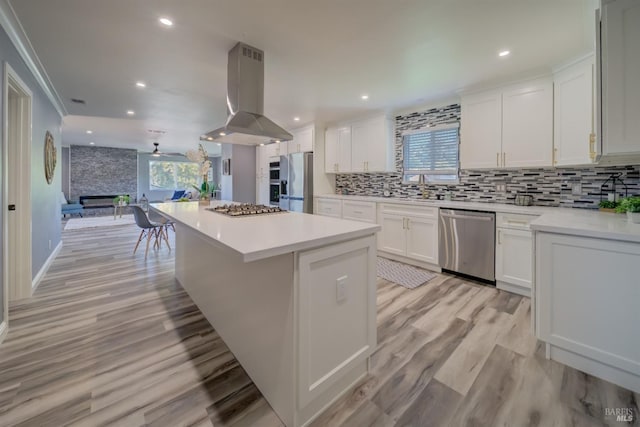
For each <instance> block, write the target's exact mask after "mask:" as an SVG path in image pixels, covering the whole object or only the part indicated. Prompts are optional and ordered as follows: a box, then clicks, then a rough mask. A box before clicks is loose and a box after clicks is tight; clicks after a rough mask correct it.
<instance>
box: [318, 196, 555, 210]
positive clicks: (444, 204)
mask: <svg viewBox="0 0 640 427" xmlns="http://www.w3.org/2000/svg"><path fill="white" fill-rule="evenodd" d="M315 197H320V198H327V199H341V200H360V201H363V202H376V203H393V204H399V205H412V206H432V207H436V208H451V209H469V210H479V211H485V212H502V213H519V214H528V215H542V214H544V213H546V212H550V211H554V210H557V209H563V210H567V208H553V207H548V206H516V205H508V204H505V203H482V202H460V201H446V200H429V199H425V200H421V199H400V198H396V197H376V196H349V195H340V194H322V195H319V196H315Z"/></svg>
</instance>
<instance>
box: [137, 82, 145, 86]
mask: <svg viewBox="0 0 640 427" xmlns="http://www.w3.org/2000/svg"><path fill="white" fill-rule="evenodd" d="M136 86H138V87H147V84H146V83H145V82H136Z"/></svg>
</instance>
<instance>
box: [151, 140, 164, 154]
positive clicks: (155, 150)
mask: <svg viewBox="0 0 640 427" xmlns="http://www.w3.org/2000/svg"><path fill="white" fill-rule="evenodd" d="M153 145H154V147H155V149H154V150H153V151H152V152H151V155H152V156H153V157H160V156H164V155H165V154H164V153H163V152H162V151H160V149H159V148H158V146H159V145H160V143H158V142H154V143H153Z"/></svg>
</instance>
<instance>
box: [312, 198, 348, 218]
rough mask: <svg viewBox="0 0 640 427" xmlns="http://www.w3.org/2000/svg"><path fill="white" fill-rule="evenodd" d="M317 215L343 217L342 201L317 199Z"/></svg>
mask: <svg viewBox="0 0 640 427" xmlns="http://www.w3.org/2000/svg"><path fill="white" fill-rule="evenodd" d="M316 208H317V209H316V214H318V215H324V216H333V217H336V218H340V217H342V201H341V200H338V199H316Z"/></svg>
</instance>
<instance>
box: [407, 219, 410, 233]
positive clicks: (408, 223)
mask: <svg viewBox="0 0 640 427" xmlns="http://www.w3.org/2000/svg"><path fill="white" fill-rule="evenodd" d="M410 224H411V219H409V218H407V230H410V229H411V227H409V225H410Z"/></svg>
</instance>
